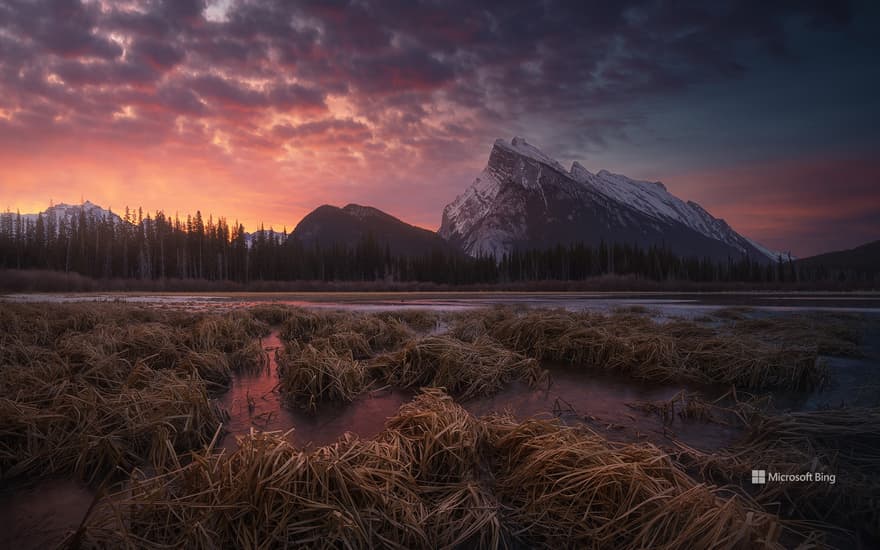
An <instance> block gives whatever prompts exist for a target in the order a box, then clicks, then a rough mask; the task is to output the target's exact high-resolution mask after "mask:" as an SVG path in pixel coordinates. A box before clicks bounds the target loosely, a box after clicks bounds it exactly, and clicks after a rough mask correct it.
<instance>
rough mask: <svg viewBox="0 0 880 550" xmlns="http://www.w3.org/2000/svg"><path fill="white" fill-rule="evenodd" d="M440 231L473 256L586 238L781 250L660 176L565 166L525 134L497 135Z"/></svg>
mask: <svg viewBox="0 0 880 550" xmlns="http://www.w3.org/2000/svg"><path fill="white" fill-rule="evenodd" d="M439 233H440V235H441V236H442V237H443V238H444V239H446V240H447V241H448V242H450V243H451V244H453V245H455V246H458V247H460V248H462V249H463V250H464V251H465V252H467V253H468V254H470V255H472V256H476V255H478V254H491V255H493V256H495V257H496V258H497V257H500V256H501V255H502V254H504V253H505V252H509V251H511V250H513V249H524V248H546V247H549V246H554V245H556V244H559V243H562V244H568V243H576V242H583V243H585V244H590V245H598V244H599V243H600V242H603V241H604V242H606V243H610V242H619V243H632V244H638V245H640V246H643V247H645V246H649V245H661V244H662V245H665V246H667V247H668V248H670V249H671V250H672V251H673V252H675V253H676V254H679V255H683V256H701V257H703V256H705V257H710V258H713V259H716V260H723V259H726V258H728V257H732V258H740V257H742V256H743V255H749V256H750V257H753V258H755V259H760V260H764V261H770V260H775V259H776V258H777V253H775V252H772V251H770V250H768V249H766V248H764V247H763V246H761V245H759V244H758V243H756V242H754V241H751V240H749V239H747V238H746V237H743V236H742V235H740V234H739V233H737V232H736V231H734V230H733V229H732V228H731V227H730V226H729V225H728V224H727V223H726V222H725V221H724V220H722V219H718V218H715V217H713V216H712V215H711V214H709V213H708V212H707V211H706V210H704V209H703V208H702V207H701V206H700V205H698V204H697V203H695V202H690V201H688V202H684V201H682V200H681V199H679V198H678V197H676V196H675V195H673V194H671V193H669V192H668V191H667V190H666V187H665V186H664V185H663V184H662V183H660V182H647V181H638V180H633V179H630V178H627V177H626V176H621V175H618V174H612V173H609V172H607V171H605V170H602V171H600V172H598V173H596V174H593V173H592V172H590V171H588V170H587V169H586V168H584V167H583V166H581V165H580V164H579V163H577V162H575V163H574V164H572V167H571V169H570V170H566V169H565V168H564V167H563V166H562V165H561V164H559V162H557V161H556V160H554V159H552V158H550V157H549V156H548V155H546V154H544V153H543V152H541V151H540V150H538V149H537V148H535V147H533V146H532V145H530V144H528V143H527V142H526V141H525V140H524V139H523V138H521V137H515V138H513V140H512V141H511V142H510V143H508V142H506V141H504V140H501V139H499V140H497V141H496V142H495V145H494V146H493V147H492V152H491V153H490V155H489V162H488V164H487V165H486V167H485V168H484V169H483V171H482V172H481V173H480V175H479V176H477V178H476V179H475V180H474V182H473V183H472V184H471V186H470V187H468V189H467V190H465V192H464V193H462V194H461V195H459V196H458V197H457V198H456V199H455V200H454V201H453V202H452V203H450V204H448V205H447V206H446V208H444V210H443V219H442V223H441V225H440V231H439Z"/></svg>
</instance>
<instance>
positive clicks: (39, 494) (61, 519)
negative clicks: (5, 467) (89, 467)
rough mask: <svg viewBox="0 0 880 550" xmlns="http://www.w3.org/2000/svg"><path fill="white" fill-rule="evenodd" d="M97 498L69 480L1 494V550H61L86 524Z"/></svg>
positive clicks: (78, 483)
mask: <svg viewBox="0 0 880 550" xmlns="http://www.w3.org/2000/svg"><path fill="white" fill-rule="evenodd" d="M94 496H95V493H94V491H92V490H91V489H90V488H89V487H88V486H86V485H85V484H83V483H81V482H77V481H72V480H69V479H44V480H41V481H38V482H36V483H28V484H25V485H16V486H13V487H6V488H5V489H2V490H0V518H2V521H0V548H9V549H15V550H27V549H31V548H33V549H35V550H36V549H40V550H44V549H48V548H57V547H58V546H59V545H60V544H61V542H62V541H63V540H64V538H65V536H66V535H67V534H68V533H69V532H71V531H74V530H76V529H77V528H78V527H79V525H80V523H82V520H83V518H84V517H85V514H86V510H88V508H89V506H90V505H91V504H92V500H94Z"/></svg>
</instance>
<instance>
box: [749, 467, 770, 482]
mask: <svg viewBox="0 0 880 550" xmlns="http://www.w3.org/2000/svg"><path fill="white" fill-rule="evenodd" d="M766 484H767V470H752V485H766Z"/></svg>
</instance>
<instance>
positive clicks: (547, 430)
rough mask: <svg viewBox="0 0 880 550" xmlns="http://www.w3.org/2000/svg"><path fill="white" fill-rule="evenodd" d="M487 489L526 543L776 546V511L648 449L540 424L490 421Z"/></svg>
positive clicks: (633, 545)
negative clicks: (490, 486)
mask: <svg viewBox="0 0 880 550" xmlns="http://www.w3.org/2000/svg"><path fill="white" fill-rule="evenodd" d="M489 433H490V434H491V439H492V444H493V447H494V451H495V453H496V462H495V464H496V466H495V468H496V469H495V472H494V473H495V476H496V484H495V488H496V492H497V495H498V498H499V500H500V501H501V502H502V503H503V504H504V506H505V508H506V509H508V510H509V511H510V512H509V515H508V519H509V520H510V521H511V522H513V523H514V524H515V525H517V526H520V528H521V529H522V531H521V532H522V533H523V534H524V538H525V539H526V541H527V542H528V544H529V545H534V546H541V547H553V546H556V547H558V546H569V547H577V548H612V547H613V548H633V549H635V548H669V549H674V548H753V547H755V546H761V547H771V548H773V547H781V545H779V544H778V542H777V540H778V537H779V535H780V531H781V529H780V526H779V524H778V522H777V521H776V519H775V517H774V516H772V515H770V514H767V513H762V512H760V511H758V510H757V509H756V508H755V507H754V506H751V505H749V503H748V502H746V501H745V500H743V499H740V498H736V497H734V498H724V497H723V496H722V495H721V493H719V492H718V490H717V489H715V488H713V487H711V486H707V485H704V484H700V483H697V482H695V481H694V480H693V479H692V478H690V477H689V476H688V475H687V474H686V473H685V472H684V471H683V470H681V469H680V468H678V467H677V466H676V465H675V464H674V463H673V462H672V460H671V459H670V458H669V457H668V456H666V455H665V454H664V453H663V452H662V451H660V450H659V449H657V448H656V447H654V446H652V445H648V444H629V445H625V444H613V443H610V442H608V441H606V440H604V439H603V438H601V437H600V436H598V435H595V434H591V433H582V432H580V431H578V430H575V429H573V428H566V427H562V426H560V425H558V424H556V423H552V422H548V421H534V420H533V421H527V422H524V423H522V424H518V423H515V422H513V421H511V420H509V419H504V418H500V419H496V420H495V421H494V422H492V423H491V424H490V427H489Z"/></svg>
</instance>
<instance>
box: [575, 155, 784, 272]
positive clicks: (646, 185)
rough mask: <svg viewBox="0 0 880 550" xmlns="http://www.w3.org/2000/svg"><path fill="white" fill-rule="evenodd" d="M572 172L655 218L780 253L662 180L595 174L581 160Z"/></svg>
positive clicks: (742, 247) (737, 245)
mask: <svg viewBox="0 0 880 550" xmlns="http://www.w3.org/2000/svg"><path fill="white" fill-rule="evenodd" d="M571 176H572V177H573V178H574V179H575V180H576V181H578V182H580V183H582V184H584V185H589V186H591V187H593V188H594V189H596V190H597V191H599V192H600V193H602V194H603V195H605V196H607V197H609V198H611V199H614V200H616V201H618V202H621V203H624V204H628V205H629V206H632V207H633V208H635V209H637V210H639V211H640V212H643V213H645V214H647V215H649V216H651V217H653V218H659V219H662V218H665V219H668V220H674V221H677V222H679V223H682V224H684V225H686V226H687V227H690V228H691V229H693V230H695V231H698V232H699V233H701V234H703V235H705V236H707V237H709V238H712V239H716V240H719V241H722V242H724V243H727V244H730V245H732V246H734V247H735V248H738V249H740V250H742V251H743V252H746V251H747V248H748V246H747V245H751V246H753V247H754V248H756V249H758V250H759V251H760V252H761V253H763V254H764V255H766V256H767V257H768V258H770V259H773V260H775V259H776V258H777V255H778V253H776V252H773V251H771V250H769V249H767V248H765V247H763V246H761V245H759V244H757V243H755V242H754V241H752V240H750V239H746V238H745V237H742V236H741V235H739V234H737V233H736V232H735V231H734V230H733V229H731V227H730V226H729V225H728V224H727V222H725V221H724V220H722V219H718V218H715V217H713V216H712V215H711V214H709V213H708V212H707V211H706V210H705V209H704V208H703V207H702V206H700V205H699V204H697V203H695V202H693V201H688V202H684V201H683V200H681V199H679V198H678V197H676V196H675V195H673V194H672V193H670V192H669V191H667V190H666V186H665V185H663V184H662V183H660V182H659V181H657V182H649V181H640V180H634V179H630V178H628V177H626V176H622V175H620V174H612V173H610V172H608V171H607V170H601V171H599V173H598V174H592V173H590V172H589V171H588V170H586V169H585V168H584V167H583V166H581V165H580V163H578V162H575V163H574V164H572V167H571Z"/></svg>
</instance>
